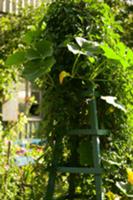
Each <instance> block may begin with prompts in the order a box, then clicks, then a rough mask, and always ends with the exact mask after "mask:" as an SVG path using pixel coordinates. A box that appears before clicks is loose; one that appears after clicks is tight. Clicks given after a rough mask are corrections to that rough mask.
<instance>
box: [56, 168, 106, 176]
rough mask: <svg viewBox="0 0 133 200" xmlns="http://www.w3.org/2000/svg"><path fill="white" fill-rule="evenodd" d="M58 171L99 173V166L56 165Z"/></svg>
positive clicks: (100, 170)
mask: <svg viewBox="0 0 133 200" xmlns="http://www.w3.org/2000/svg"><path fill="white" fill-rule="evenodd" d="M57 170H58V171H59V172H69V173H75V174H77V173H84V174H101V173H102V171H103V170H102V169H101V168H88V167H58V168H57Z"/></svg>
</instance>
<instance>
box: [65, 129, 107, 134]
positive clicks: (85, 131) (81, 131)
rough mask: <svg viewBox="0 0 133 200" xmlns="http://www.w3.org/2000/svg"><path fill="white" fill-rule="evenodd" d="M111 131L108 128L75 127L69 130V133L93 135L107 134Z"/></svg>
mask: <svg viewBox="0 0 133 200" xmlns="http://www.w3.org/2000/svg"><path fill="white" fill-rule="evenodd" d="M108 133H109V131H108V130H107V129H74V130H70V131H68V135H80V136H82V135H92V136H102V135H107V134H108Z"/></svg>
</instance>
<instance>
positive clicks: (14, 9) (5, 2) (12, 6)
mask: <svg viewBox="0 0 133 200" xmlns="http://www.w3.org/2000/svg"><path fill="white" fill-rule="evenodd" d="M40 2H41V1H40V0H0V13H15V14H17V13H19V10H20V9H22V8H25V7H26V6H33V7H38V6H39V5H40Z"/></svg>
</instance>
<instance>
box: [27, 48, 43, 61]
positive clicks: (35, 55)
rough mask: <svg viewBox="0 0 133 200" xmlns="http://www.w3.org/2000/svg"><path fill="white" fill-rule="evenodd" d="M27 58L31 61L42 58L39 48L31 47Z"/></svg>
mask: <svg viewBox="0 0 133 200" xmlns="http://www.w3.org/2000/svg"><path fill="white" fill-rule="evenodd" d="M26 59H27V60H28V61H30V60H36V59H41V58H40V54H39V53H38V51H37V50H35V49H32V48H30V49H27V51H26Z"/></svg>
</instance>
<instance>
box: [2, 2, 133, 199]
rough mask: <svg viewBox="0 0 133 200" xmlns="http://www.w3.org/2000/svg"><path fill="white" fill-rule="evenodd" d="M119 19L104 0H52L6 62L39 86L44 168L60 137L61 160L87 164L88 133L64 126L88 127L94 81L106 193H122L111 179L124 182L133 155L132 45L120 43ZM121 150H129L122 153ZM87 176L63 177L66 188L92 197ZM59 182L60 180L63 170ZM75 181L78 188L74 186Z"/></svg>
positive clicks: (66, 163)
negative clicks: (71, 135) (73, 135)
mask: <svg viewBox="0 0 133 200" xmlns="http://www.w3.org/2000/svg"><path fill="white" fill-rule="evenodd" d="M116 19H117V18H116V16H115V15H114V14H113V11H112V9H111V8H110V7H109V6H108V5H107V4H106V3H103V2H99V1H93V0H82V1H79V0H75V1H74V0H73V1H72V0H69V1H68V0H67V1H64V0H56V1H53V2H52V3H51V4H50V5H49V6H48V8H47V10H45V12H44V16H43V17H42V19H41V21H40V23H38V26H35V27H34V29H32V30H30V31H28V32H27V33H26V34H25V37H24V38H23V46H20V47H19V48H18V49H17V50H16V51H15V52H14V54H13V55H11V56H9V57H8V59H7V60H6V66H9V67H10V66H14V67H16V68H19V69H20V70H22V74H23V76H24V77H26V78H27V79H29V80H30V81H32V82H34V83H36V84H38V86H39V87H40V88H41V90H42V93H43V102H42V115H43V122H42V130H41V132H42V135H43V134H44V137H46V138H47V140H48V142H49V147H48V154H47V155H46V157H45V158H46V163H47V168H49V166H51V162H52V160H51V158H52V152H53V151H54V146H55V143H56V141H57V140H58V139H59V140H60V146H59V147H58V148H57V152H56V157H58V164H61V165H77V166H91V167H92V165H93V161H92V158H91V151H92V148H91V138H89V139H88V138H86V137H81V138H80V137H79V138H77V139H75V138H72V139H71V140H70V139H69V137H67V134H66V133H67V131H68V130H69V129H78V128H79V129H80V128H89V127H91V124H90V119H89V114H90V108H89V102H90V100H91V99H92V93H91V87H93V88H94V89H95V96H96V99H97V106H98V118H99V127H100V128H106V129H109V130H110V135H109V136H108V137H102V138H101V149H102V156H103V164H104V168H105V172H106V174H104V175H103V186H104V188H105V192H106V191H109V190H111V191H112V192H117V193H118V194H119V195H123V194H122V192H121V190H120V188H119V187H117V186H118V184H116V182H120V181H121V180H122V181H124V178H125V177H123V178H122V177H121V176H120V173H121V172H122V171H123V174H124V172H125V169H126V167H127V166H128V165H129V166H130V167H132V164H131V161H132V160H133V157H132V156H131V154H132V146H131V140H132V136H131V130H132V129H131V126H130V125H131V124H130V123H132V116H131V112H130V111H131V109H132V94H133V90H132V67H133V59H132V57H133V52H132V51H131V49H130V48H129V47H127V46H126V45H125V44H124V43H123V42H122V39H121V36H120V35H123V29H122V27H121V25H120V24H119V22H117V21H116ZM101 97H104V98H101ZM109 97H113V100H114V99H115V97H116V98H117V99H118V102H119V103H116V102H114V101H111V102H110V103H109V101H108V99H109ZM103 99H104V100H103ZM121 104H122V105H121ZM62 138H64V139H62ZM127 144H128V149H127ZM64 149H65V150H64ZM125 150H126V151H127V154H126V155H123V153H124V151H125ZM73 154H74V156H73ZM50 155H51V156H50ZM121 155H123V159H122V160H121ZM123 162H124V164H123ZM112 169H113V170H112ZM125 176H126V173H125ZM89 178H90V179H86V176H81V177H80V178H78V177H77V176H76V175H75V176H73V177H72V176H71V175H70V176H66V177H65V178H64V179H63V180H62V181H64V183H65V185H66V188H67V187H68V189H69V192H70V193H71V192H74V193H79V194H81V195H86V194H87V195H89V199H94V198H95V190H94V184H93V178H92V177H89ZM57 181H58V182H59V184H60V182H61V177H60V176H59V177H58V180H57ZM72 182H73V184H74V186H75V188H76V189H75V191H72V190H71V187H72V184H71V183H72ZM66 188H64V189H66ZM88 188H89V189H88ZM124 195H125V194H124ZM124 198H126V197H125V196H124Z"/></svg>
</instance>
